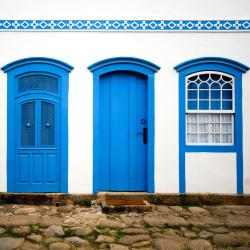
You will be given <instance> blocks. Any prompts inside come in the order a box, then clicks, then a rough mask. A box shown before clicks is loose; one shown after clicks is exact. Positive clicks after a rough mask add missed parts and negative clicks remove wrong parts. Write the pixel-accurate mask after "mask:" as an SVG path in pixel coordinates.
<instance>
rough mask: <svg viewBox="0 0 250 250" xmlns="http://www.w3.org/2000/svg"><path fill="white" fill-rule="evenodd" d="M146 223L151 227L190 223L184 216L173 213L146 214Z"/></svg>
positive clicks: (178, 225)
mask: <svg viewBox="0 0 250 250" xmlns="http://www.w3.org/2000/svg"><path fill="white" fill-rule="evenodd" d="M144 223H145V224H146V225H149V226H151V227H165V226H169V227H181V226H187V225H188V222H187V221H186V220H185V219H184V218H182V217H178V216H173V215H161V216H159V215H158V216H145V217H144Z"/></svg>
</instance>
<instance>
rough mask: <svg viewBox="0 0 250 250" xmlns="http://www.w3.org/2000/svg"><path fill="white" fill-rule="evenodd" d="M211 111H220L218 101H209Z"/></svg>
mask: <svg viewBox="0 0 250 250" xmlns="http://www.w3.org/2000/svg"><path fill="white" fill-rule="evenodd" d="M211 110H220V101H211Z"/></svg>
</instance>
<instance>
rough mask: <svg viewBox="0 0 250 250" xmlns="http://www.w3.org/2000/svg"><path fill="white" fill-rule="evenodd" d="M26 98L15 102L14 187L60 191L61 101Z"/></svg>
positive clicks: (34, 190) (33, 97)
mask: <svg viewBox="0 0 250 250" xmlns="http://www.w3.org/2000/svg"><path fill="white" fill-rule="evenodd" d="M41 96H43V97H44V98H41ZM27 97H28V98H27ZM27 97H24V98H20V100H19V99H18V101H17V103H16V105H15V113H16V116H15V117H16V122H15V131H13V132H14V133H15V135H16V150H15V151H16V157H15V174H14V178H15V180H14V182H15V183H14V185H15V190H16V191H18V192H60V190H61V180H60V176H61V173H60V168H61V167H60V116H59V110H60V103H59V101H58V100H57V98H53V97H50V96H47V95H41V94H40V95H39V96H38V95H34V94H33V95H30V97H31V98H29V95H28V96H27Z"/></svg>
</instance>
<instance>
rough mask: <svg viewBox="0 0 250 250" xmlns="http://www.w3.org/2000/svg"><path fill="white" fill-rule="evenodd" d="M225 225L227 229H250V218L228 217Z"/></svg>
mask: <svg viewBox="0 0 250 250" xmlns="http://www.w3.org/2000/svg"><path fill="white" fill-rule="evenodd" d="M225 224H226V226H227V227H229V228H241V227H244V228H250V216H241V215H228V216H227V217H226V218H225Z"/></svg>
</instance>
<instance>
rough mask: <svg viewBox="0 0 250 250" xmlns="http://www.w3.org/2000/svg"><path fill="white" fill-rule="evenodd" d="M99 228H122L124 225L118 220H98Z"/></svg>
mask: <svg viewBox="0 0 250 250" xmlns="http://www.w3.org/2000/svg"><path fill="white" fill-rule="evenodd" d="M98 226H99V227H103V228H105V227H107V228H124V227H125V225H124V224H123V223H122V222H121V221H118V220H111V219H100V221H99V223H98Z"/></svg>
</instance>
